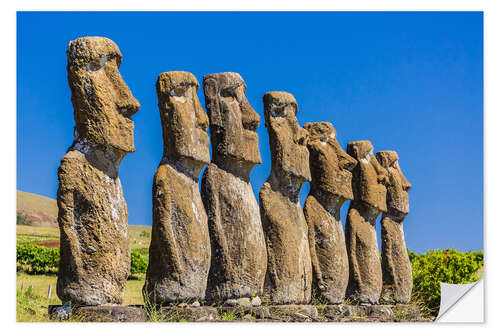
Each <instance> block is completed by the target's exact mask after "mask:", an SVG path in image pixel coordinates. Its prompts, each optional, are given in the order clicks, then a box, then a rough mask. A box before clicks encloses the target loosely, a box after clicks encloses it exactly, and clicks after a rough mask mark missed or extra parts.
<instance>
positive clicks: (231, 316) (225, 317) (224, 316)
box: [221, 310, 237, 321]
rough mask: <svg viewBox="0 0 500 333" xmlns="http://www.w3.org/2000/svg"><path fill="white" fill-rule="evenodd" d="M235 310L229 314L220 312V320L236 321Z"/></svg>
mask: <svg viewBox="0 0 500 333" xmlns="http://www.w3.org/2000/svg"><path fill="white" fill-rule="evenodd" d="M236 317H237V316H236V310H233V311H231V312H225V311H224V312H222V315H221V319H222V320H224V321H231V320H235V319H236Z"/></svg>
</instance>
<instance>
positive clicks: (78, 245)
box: [57, 37, 140, 306]
mask: <svg viewBox="0 0 500 333" xmlns="http://www.w3.org/2000/svg"><path fill="white" fill-rule="evenodd" d="M67 57H68V66H67V70H68V82H69V86H70V88H71V102H72V104H73V108H74V118H75V123H76V124H75V130H74V134H75V138H74V141H73V145H72V146H71V147H70V148H69V149H68V152H67V153H66V155H64V157H63V158H62V160H61V165H60V166H59V169H58V178H59V188H58V191H57V206H58V208H59V213H58V223H59V229H60V233H61V244H60V251H61V257H60V262H59V272H58V278H57V295H58V296H59V298H60V299H61V300H62V302H63V304H71V305H78V306H85V305H104V304H120V303H121V302H122V297H123V293H124V289H125V283H126V281H127V277H128V275H129V271H130V248H129V238H128V212H127V204H126V203H125V199H124V197H123V192H122V186H121V183H120V179H119V178H118V169H119V166H120V163H121V161H122V159H123V158H124V157H125V155H126V154H128V153H132V152H134V150H135V148H134V123H133V121H132V119H131V118H130V117H131V116H132V115H133V114H134V113H136V112H137V111H138V110H139V107H140V105H139V102H138V101H137V100H136V99H135V98H134V97H133V96H132V93H131V92H130V90H129V88H128V87H127V85H126V84H125V82H124V81H123V79H122V77H121V75H120V72H119V71H118V68H119V67H120V64H121V60H122V55H121V53H120V50H119V49H118V46H116V44H115V43H114V42H113V41H111V40H109V39H107V38H103V37H83V38H79V39H76V40H74V41H71V42H70V43H69V46H68V50H67Z"/></svg>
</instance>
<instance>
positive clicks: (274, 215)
mask: <svg viewBox="0 0 500 333" xmlns="http://www.w3.org/2000/svg"><path fill="white" fill-rule="evenodd" d="M263 100H264V115H265V121H266V127H267V131H268V134H269V144H270V148H271V149H270V150H271V156H272V159H271V174H270V176H269V178H268V179H267V181H266V182H265V183H264V184H263V185H262V187H261V189H260V193H259V199H260V200H259V203H260V212H261V216H262V225H263V228H264V235H265V237H266V245H267V256H268V265H267V275H266V287H265V289H266V291H268V292H269V293H270V297H271V301H272V302H273V303H277V304H289V303H292V304H301V303H308V302H309V301H310V299H311V284H312V267H311V257H310V253H309V242H308V232H307V223H306V221H305V218H304V213H303V211H302V207H301V206H300V202H299V192H300V188H301V187H302V185H303V183H304V182H306V181H310V180H311V173H310V170H309V152H308V150H307V147H306V144H307V138H308V133H307V131H306V130H304V129H303V128H301V127H300V126H299V124H298V122H297V118H296V114H297V110H298V109H297V102H296V101H295V98H294V97H293V95H291V94H289V93H286V92H268V93H266V94H265V95H264V97H263Z"/></svg>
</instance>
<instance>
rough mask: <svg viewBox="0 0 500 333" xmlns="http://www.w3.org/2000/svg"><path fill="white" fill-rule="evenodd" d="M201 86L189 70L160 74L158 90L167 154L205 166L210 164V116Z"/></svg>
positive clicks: (176, 158)
mask: <svg viewBox="0 0 500 333" xmlns="http://www.w3.org/2000/svg"><path fill="white" fill-rule="evenodd" d="M199 87H200V85H199V83H198V80H196V78H195V77H194V75H193V74H191V73H188V72H166V73H162V74H160V75H159V76H158V80H157V81H156V93H157V94H158V108H159V110H160V118H161V125H162V131H163V147H164V148H163V149H164V156H166V157H167V158H169V159H171V160H179V159H187V160H189V161H190V162H194V164H195V165H198V166H199V167H203V165H205V164H208V163H210V151H209V144H210V143H209V138H208V134H207V129H208V117H207V115H206V114H205V111H203V108H202V107H201V104H200V101H199V100H198V96H197V94H196V92H197V91H198V89H199Z"/></svg>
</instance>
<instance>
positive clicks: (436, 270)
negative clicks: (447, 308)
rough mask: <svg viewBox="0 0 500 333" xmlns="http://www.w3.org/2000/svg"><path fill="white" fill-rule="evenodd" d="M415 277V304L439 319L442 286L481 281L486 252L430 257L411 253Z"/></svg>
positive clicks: (451, 252) (448, 252)
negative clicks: (442, 283)
mask: <svg viewBox="0 0 500 333" xmlns="http://www.w3.org/2000/svg"><path fill="white" fill-rule="evenodd" d="M408 255H409V257H410V261H411V264H412V274H413V295H412V298H413V301H414V302H416V303H421V304H425V306H426V307H427V309H428V312H429V313H428V314H430V315H433V316H436V315H437V314H438V312H439V306H440V302H441V286H440V282H444V283H453V284H463V283H471V282H474V281H477V280H478V277H477V276H476V274H475V273H476V272H477V271H478V270H479V269H480V268H481V267H483V251H477V252H458V251H457V250H455V249H451V250H450V249H446V250H430V251H428V252H427V253H426V254H415V253H413V252H411V251H408Z"/></svg>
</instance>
